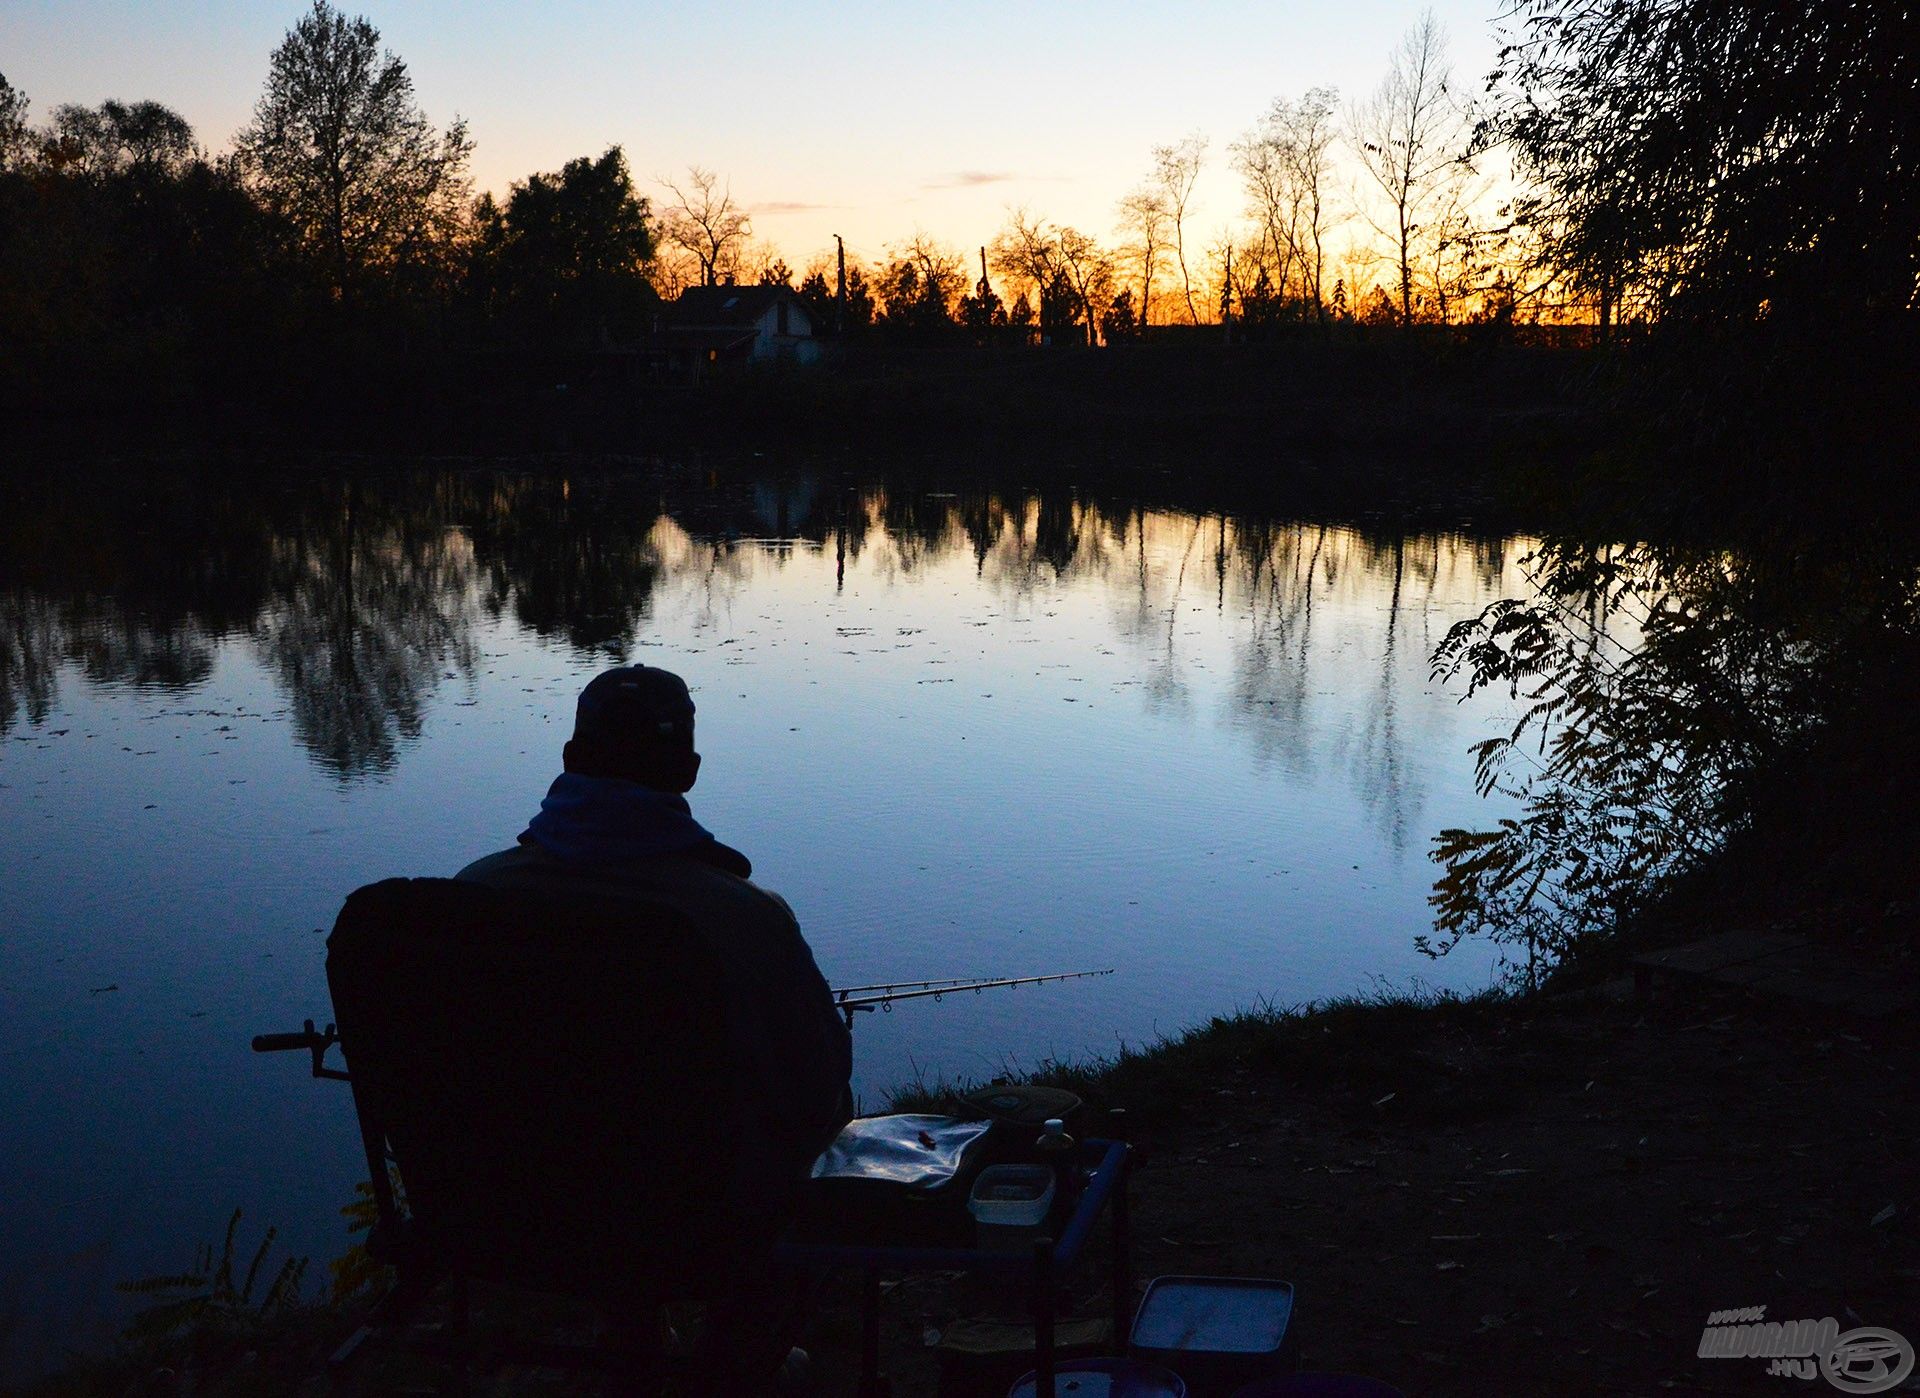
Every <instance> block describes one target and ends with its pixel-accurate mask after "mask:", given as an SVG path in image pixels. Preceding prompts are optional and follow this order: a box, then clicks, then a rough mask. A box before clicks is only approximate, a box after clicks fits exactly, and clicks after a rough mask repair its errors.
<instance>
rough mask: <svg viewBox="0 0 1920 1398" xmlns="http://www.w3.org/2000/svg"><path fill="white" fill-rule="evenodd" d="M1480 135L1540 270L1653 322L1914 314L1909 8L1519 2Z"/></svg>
mask: <svg viewBox="0 0 1920 1398" xmlns="http://www.w3.org/2000/svg"><path fill="white" fill-rule="evenodd" d="M1510 13H1511V17H1512V18H1513V19H1514V20H1515V21H1516V22H1517V24H1518V26H1519V28H1520V31H1521V37H1520V38H1519V39H1518V41H1517V42H1515V43H1513V44H1512V45H1510V46H1509V47H1508V48H1506V49H1505V50H1503V52H1502V56H1501V61H1500V66H1499V68H1498V69H1497V70H1496V72H1495V73H1494V75H1493V80H1492V84H1493V87H1494V91H1495V93H1496V95H1497V97H1498V99H1499V102H1500V106H1499V109H1498V112H1497V115H1496V116H1495V118H1494V119H1493V120H1492V121H1491V122H1490V123H1489V126H1488V128H1487V132H1486V134H1488V135H1492V136H1500V137H1505V138H1507V139H1508V140H1510V141H1511V142H1512V145H1513V148H1514V150H1515V152H1516V155H1517V158H1518V164H1519V167H1520V170H1521V172H1522V174H1523V175H1526V176H1530V177H1531V178H1532V179H1534V180H1536V181H1538V183H1539V184H1540V186H1541V187H1542V188H1541V190H1540V192H1539V194H1538V195H1537V197H1535V198H1533V199H1531V200H1530V201H1529V202H1528V204H1527V206H1526V212H1527V213H1528V214H1529V215H1530V216H1531V217H1532V218H1533V219H1534V220H1535V221H1537V222H1538V224H1539V225H1540V227H1541V229H1542V231H1543V233H1544V234H1545V236H1546V238H1547V243H1548V247H1547V252H1548V256H1549V257H1550V258H1551V259H1552V260H1554V261H1555V262H1556V263H1558V264H1559V265H1561V266H1563V267H1565V268H1567V269H1569V270H1571V271H1572V272H1574V273H1575V274H1577V275H1578V276H1579V277H1580V278H1581V279H1583V280H1584V281H1585V282H1586V283H1587V284H1588V285H1590V286H1595V287H1599V288H1601V289H1603V290H1606V289H1610V288H1615V287H1618V288H1621V289H1630V290H1631V291H1634V292H1637V293H1638V295H1639V296H1640V297H1641V298H1643V299H1644V301H1645V303H1646V304H1647V306H1648V309H1649V311H1650V312H1651V313H1653V314H1664V313H1678V314H1681V315H1684V316H1688V317H1692V318H1698V319H1706V320H1715V321H1724V320H1733V321H1736V322H1737V321H1747V322H1752V321H1755V320H1759V319H1769V320H1773V321H1775V322H1779V321H1781V320H1783V319H1793V318H1797V317H1812V318H1814V319H1816V320H1819V319H1827V318H1833V317H1874V316H1884V315H1886V314H1888V313H1893V312H1899V311H1902V310H1906V309H1911V308H1912V307H1913V305H1914V300H1915V290H1916V275H1917V274H1920V12H1916V11H1915V10H1914V8H1913V6H1911V5H1908V4H1904V3H1896V0H1863V2H1862V3H1854V4H1845V5H1841V4H1831V3H1822V0H1795V3H1790V4H1777V5H1730V4H1726V3H1723V0H1519V2H1518V3H1516V4H1515V5H1514V6H1513V8H1512V10H1511V12H1510Z"/></svg>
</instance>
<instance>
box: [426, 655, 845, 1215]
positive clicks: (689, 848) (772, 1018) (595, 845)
mask: <svg viewBox="0 0 1920 1398" xmlns="http://www.w3.org/2000/svg"><path fill="white" fill-rule="evenodd" d="M693 715H694V707H693V698H692V696H691V695H690V694H689V693H688V692H687V686H686V683H685V681H683V680H682V679H681V678H680V677H679V676H678V675H675V674H672V673H670V672H669V671H666V670H661V669H656V668H654V667H652V666H645V665H628V666H622V667H620V668H618V669H614V670H608V671H607V672H605V673H604V674H601V675H598V676H596V677H595V678H594V679H593V680H592V681H590V682H589V683H588V685H587V687H586V688H585V689H584V690H583V691H581V694H580V701H579V705H578V708H577V710H576V712H575V717H574V728H573V738H572V740H571V741H570V742H568V743H567V745H566V746H565V748H563V749H562V752H561V760H562V763H563V765H564V767H565V770H564V771H563V772H562V773H561V775H560V776H559V777H558V778H556V779H555V780H554V783H553V785H552V787H551V788H550V789H549V790H548V792H547V795H546V799H545V800H543V801H542V802H541V803H540V810H539V813H538V814H536V815H535V816H534V817H533V820H532V821H531V822H530V823H529V824H528V826H527V829H526V830H525V832H524V833H522V834H521V836H520V840H519V843H518V844H517V845H516V846H514V847H513V848H512V849H507V850H502V851H500V852H499V853H497V854H490V855H488V856H487V857H486V858H484V859H480V860H476V861H475V862H474V863H472V864H469V865H468V866H467V867H466V868H464V869H462V870H461V871H460V872H459V874H458V875H456V877H457V878H460V879H463V880H466V881H469V882H473V883H481V884H487V885H489V886H492V887H497V888H518V889H526V888H538V889H552V890H554V891H555V892H557V893H565V892H567V891H570V890H571V891H578V892H582V893H588V894H597V895H602V896H604V895H607V894H609V893H611V894H616V895H620V894H627V895H631V896H633V897H634V898H635V899H636V900H641V901H644V902H646V903H649V904H654V905H662V904H664V905H665V906H667V907H669V908H671V909H673V910H675V911H676V912H678V913H680V914H681V915H682V916H683V917H684V918H685V919H686V920H687V921H688V922H689V923H690V924H691V925H692V926H693V927H694V928H696V929H698V931H699V932H700V933H701V935H703V936H704V937H705V938H706V939H707V942H708V945H709V947H710V948H711V949H712V950H713V951H714V952H715V953H716V954H717V955H718V958H719V960H720V962H721V964H722V966H723V967H724V971H725V976H726V980H727V984H728V985H729V987H730V994H729V996H728V1003H727V1004H726V1005H725V1006H723V1007H722V1013H723V1014H724V1015H725V1017H726V1022H727V1027H728V1032H729V1034H730V1036H731V1038H732V1041H733V1042H734V1043H735V1044H736V1045H738V1046H739V1048H740V1050H741V1056H742V1059H743V1061H744V1063H745V1064H746V1065H747V1067H748V1071H749V1074H750V1077H751V1081H750V1082H748V1083H747V1084H745V1085H744V1086H745V1089H746V1093H745V1096H746V1098H747V1101H748V1102H749V1103H750V1104H751V1115H752V1122H753V1129H752V1130H750V1131H747V1130H743V1131H742V1132H740V1133H739V1145H740V1151H739V1156H738V1158H737V1159H735V1160H734V1161H733V1162H731V1166H732V1170H733V1176H734V1178H733V1181H732V1183H733V1187H734V1188H735V1190H736V1191H739V1192H740V1194H741V1196H742V1197H743V1199H745V1200H747V1201H752V1202H756V1203H763V1204H767V1205H771V1206H772V1211H773V1212H775V1213H778V1212H780V1211H781V1209H782V1208H783V1207H784V1206H785V1205H786V1204H787V1203H789V1202H790V1201H791V1199H792V1197H793V1195H794V1193H795V1192H796V1191H797V1189H798V1187H799V1185H800V1184H801V1183H802V1182H803V1181H804V1180H805V1179H806V1176H807V1172H808V1168H809V1166H810V1165H811V1164H812V1162H813V1160H814V1158H815V1157H816V1156H818V1154H819V1153H820V1152H821V1151H822V1150H823V1149H825V1147H826V1146H827V1144H828V1143H829V1142H831V1141H832V1140H833V1138H834V1136H835V1135H836V1134H837V1133H838V1132H839V1130H840V1128H841V1127H842V1126H844V1125H845V1124H846V1122H847V1120H848V1118H849V1116H850V1115H851V1095H850V1093H849V1091H848V1079H849V1077H850V1075H851V1073H852V1061H853V1049H852V1041H851V1039H850V1037H849V1035H848V1033H847V1027H846V1025H845V1023H844V1022H843V1021H842V1019H841V1017H840V1014H839V1013H838V1012H837V1011H836V1010H835V1009H834V1007H833V997H832V994H831V992H830V991H829V990H828V988H827V983H826V981H825V980H824V979H822V977H821V975H820V971H819V968H818V967H817V966H815V964H814V960H813V953H812V952H811V951H810V950H809V949H808V947H807V943H806V940H805V939H804V938H803V937H802V936H801V935H800V925H799V923H798V922H797V921H796V920H795V919H794V916H793V911H792V909H790V908H789V907H788V906H787V904H786V902H785V900H783V899H782V898H781V897H780V896H779V895H778V894H775V893H771V892H769V891H768V890H766V889H763V888H760V887H759V886H758V885H756V884H753V883H750V882H748V877H747V876H748V875H749V874H750V873H752V871H753V866H752V865H751V864H750V863H749V862H748V860H747V857H746V856H745V855H744V854H742V853H740V851H738V850H736V849H732V848H730V847H729V846H727V845H723V844H721V843H720V842H719V841H718V840H716V839H715V838H714V837H713V836H712V835H711V834H709V833H708V831H707V830H706V829H705V828H704V827H703V826H702V825H701V824H700V823H699V822H698V821H696V820H695V819H694V818H693V812H692V811H691V809H689V807H688V805H687V800H686V795H685V793H686V792H687V791H688V790H690V789H691V788H692V786H693V784H694V780H695V778H696V777H697V776H698V774H699V771H700V754H699V753H698V752H696V751H695V750H694V746H693Z"/></svg>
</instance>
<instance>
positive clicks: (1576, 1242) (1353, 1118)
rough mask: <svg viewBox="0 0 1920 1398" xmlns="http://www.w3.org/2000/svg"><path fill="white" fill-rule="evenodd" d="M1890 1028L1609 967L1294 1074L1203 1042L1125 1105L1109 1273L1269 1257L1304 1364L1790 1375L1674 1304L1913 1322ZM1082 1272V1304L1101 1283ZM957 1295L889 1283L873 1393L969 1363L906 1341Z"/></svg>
mask: <svg viewBox="0 0 1920 1398" xmlns="http://www.w3.org/2000/svg"><path fill="white" fill-rule="evenodd" d="M1917 1045H1920V1033H1916V1026H1915V1025H1914V1024H1913V1023H1912V1022H1911V1021H1910V1020H1908V1021H1904V1022H1897V1023H1893V1024H1878V1025H1866V1024H1848V1023H1844V1022H1835V1021H1833V1020H1825V1019H1819V1018H1815V1017H1813V1016H1812V1015H1811V1014H1810V1012H1808V1011H1806V1010H1804V1009H1801V1008H1798V1007H1795V1006H1790V1005H1784V1004H1778V1003H1773V1004H1761V1003H1755V1002H1751V1001H1747V1000H1745V999H1744V998H1740V997H1735V996H1731V995H1718V994H1708V993H1705V992H1688V991H1685V990H1675V991H1665V992H1662V994H1661V995H1660V996H1658V997H1657V998H1656V999H1654V1000H1653V1001H1651V1002H1648V1003H1641V1002H1638V1001H1635V1000H1634V999H1633V998H1632V997H1631V995H1630V994H1626V993H1624V992H1623V991H1622V992H1617V993H1615V994H1612V995H1608V996H1602V997H1595V998H1588V999H1584V1000H1582V1001H1579V1002H1577V1003H1567V1004H1560V1005H1557V1006H1556V1005H1547V1006H1544V1007H1541V1008H1538V1009H1534V1010H1530V1011H1518V1010H1514V1009H1512V1008H1511V1007H1509V1009H1508V1010H1507V1011H1505V1012H1504V1017H1503V1018H1500V1019H1496V1020H1494V1021H1492V1022H1490V1023H1469V1024H1465V1025H1454V1024H1445V1023H1436V1024H1435V1026H1434V1027H1433V1031H1432V1033H1431V1034H1430V1035H1429V1036H1427V1037H1426V1038H1425V1039H1424V1041H1422V1042H1419V1043H1417V1044H1414V1045H1411V1046H1403V1047H1402V1050H1401V1051H1399V1052H1396V1053H1392V1054H1383V1055H1368V1054H1355V1055H1351V1056H1349V1058H1348V1061H1347V1063H1346V1065H1345V1068H1346V1070H1345V1071H1335V1072H1331V1073H1326V1074H1315V1075H1313V1078H1309V1079H1308V1080H1304V1081H1303V1080H1302V1078H1301V1076H1300V1075H1299V1074H1297V1073H1293V1072H1288V1071H1285V1070H1284V1069H1279V1070H1263V1069H1262V1068H1259V1067H1255V1066H1241V1067H1239V1068H1237V1069H1228V1070H1227V1071H1225V1072H1223V1073H1222V1074H1220V1075H1219V1076H1217V1077H1216V1078H1214V1079H1213V1080H1212V1081H1210V1082H1207V1083H1204V1084H1203V1083H1195V1084H1194V1085H1193V1094H1194V1102H1193V1107H1192V1110H1191V1111H1190V1112H1188V1113H1187V1114H1186V1116H1187V1118H1188V1119H1187V1120H1186V1121H1184V1122H1182V1123H1179V1124H1178V1125H1177V1126H1175V1125H1168V1126H1163V1127H1161V1128H1159V1129H1156V1130H1141V1131H1140V1132H1139V1133H1138V1136H1139V1146H1140V1151H1139V1154H1140V1166H1139V1169H1138V1171H1137V1174H1136V1176H1135V1179H1134V1184H1133V1192H1132V1199H1133V1206H1134V1213H1133V1217H1134V1220H1135V1232H1136V1256H1135V1266H1134V1275H1135V1279H1136V1286H1139V1285H1144V1283H1145V1281H1146V1280H1147V1279H1149V1278H1152V1277H1154V1276H1158V1275H1162V1274H1170V1273H1199V1274H1219V1275H1245V1276H1264V1277H1277V1278H1281V1279H1284V1280H1287V1281H1290V1282H1292V1283H1293V1284H1294V1286H1295V1288H1296V1297H1297V1311H1296V1328H1297V1332H1298V1338H1299V1342H1300V1345H1301V1349H1302V1360H1303V1364H1304V1366H1305V1367H1307V1368H1310V1369H1326V1370H1335V1371H1342V1372H1352V1373H1362V1374H1368V1375H1371V1376H1373V1377H1376V1378H1380V1379H1384V1380H1387V1381H1389V1382H1391V1383H1393V1384H1395V1385H1397V1386H1399V1387H1400V1388H1402V1389H1404V1390H1405V1392H1406V1393H1407V1394H1408V1395H1411V1396H1412V1398H1450V1396H1451V1395H1475V1396H1476V1398H1480V1396H1483V1395H1502V1394H1513V1395H1529V1396H1531V1395H1555V1394H1655V1393H1665V1392H1677V1393H1712V1394H1720V1393H1726V1394H1745V1393H1761V1394H1764V1393H1791V1392H1794V1391H1814V1390H1807V1389H1804V1388H1801V1387H1800V1385H1801V1381H1800V1380H1797V1379H1794V1378H1791V1377H1781V1376H1770V1375H1769V1374H1768V1373H1767V1372H1766V1370H1767V1368H1768V1361H1765V1360H1758V1359H1737V1360H1736V1359H1718V1358H1714V1359H1701V1358H1697V1357H1696V1349H1697V1346H1698V1344H1699V1341H1700V1336H1701V1330H1702V1328H1703V1326H1704V1325H1705V1323H1706V1319H1707V1316H1708V1313H1709V1312H1712V1311H1716V1310H1725V1309H1731V1308H1744V1307H1753V1306H1764V1307H1766V1317H1767V1318H1769V1319H1778V1320H1783V1321H1785V1320H1798V1319H1808V1318H1812V1319H1818V1318H1821V1317H1825V1316H1833V1317H1834V1318H1835V1319H1836V1320H1837V1321H1838V1322H1839V1327H1840V1329H1841V1330H1842V1331H1845V1330H1848V1329H1851V1328H1854V1327H1856V1326H1861V1325H1874V1326H1884V1327H1889V1328H1891V1329H1894V1330H1896V1331H1899V1332H1900V1333H1901V1334H1903V1335H1905V1336H1906V1337H1907V1338H1908V1339H1909V1340H1912V1341H1916V1342H1920V1230H1917V1229H1916V1226H1915V1218H1916V1214H1915V1208H1916V1205H1920V1191H1917V1190H1916V1184H1917V1183H1920V1179H1917V1178H1916V1176H1917V1175H1920V1152H1916V1141H1915V1121H1916V1118H1915V1107H1916V1105H1917V1104H1920V1093H1917V1092H1916V1077H1915V1069H1916V1066H1920V1062H1917V1059H1920V1054H1917V1053H1916V1047H1917ZM1314 1079H1317V1080H1314ZM1103 1275H1104V1271H1103V1268H1102V1267H1101V1265H1100V1263H1099V1262H1098V1261H1097V1260H1096V1261H1095V1262H1094V1264H1093V1265H1092V1266H1091V1267H1090V1268H1089V1271H1088V1275H1087V1276H1086V1277H1085V1278H1083V1279H1082V1281H1083V1289H1081V1290H1080V1291H1078V1292H1077V1293H1076V1300H1077V1302H1078V1307H1077V1309H1078V1311H1079V1313H1081V1314H1086V1315H1099V1314H1102V1313H1103V1312H1104V1311H1105V1310H1106V1308H1107V1300H1106V1292H1105V1291H1104V1289H1103V1288H1102V1287H1101V1285H1100V1280H1099V1279H1100V1278H1101V1277H1102V1276H1103ZM978 1300H979V1298H978V1297H967V1296H965V1295H962V1294H960V1293H959V1292H958V1290H957V1284H946V1283H943V1282H942V1280H941V1279H933V1280H932V1281H925V1280H923V1281H920V1282H913V1281H909V1282H907V1283H904V1284H902V1285H899V1286H897V1287H895V1288H893V1289H892V1291H891V1292H890V1293H889V1298H888V1301H887V1304H886V1322H885V1331H884V1338H885V1344H886V1349H887V1354H886V1364H887V1367H888V1370H889V1372H890V1374H891V1376H892V1377H893V1380H894V1384H895V1392H896V1393H899V1394H934V1393H947V1394H954V1393H962V1392H969V1391H974V1390H970V1389H969V1388H967V1387H965V1386H961V1385H957V1384H955V1383H954V1382H952V1381H951V1380H950V1381H949V1382H948V1383H947V1386H946V1388H945V1389H942V1388H941V1381H940V1379H939V1377H938V1374H939V1366H938V1362H937V1356H938V1350H937V1349H936V1348H935V1347H934V1343H933V1342H935V1341H936V1340H937V1336H938V1335H939V1334H940V1333H942V1332H944V1329H945V1327H946V1326H948V1325H949V1324H950V1323H951V1322H952V1321H953V1320H954V1319H955V1317H956V1315H957V1314H959V1313H961V1312H962V1310H963V1309H964V1308H966V1307H967V1306H968V1305H969V1304H972V1303H977V1302H978ZM856 1333H857V1332H855V1330H854V1328H853V1319H852V1315H851V1312H850V1310H849V1309H848V1308H847V1307H846V1306H845V1305H844V1304H842V1305H837V1306H835V1307H833V1308H831V1309H830V1310H829V1311H828V1313H827V1314H826V1315H825V1316H824V1317H823V1319H822V1322H821V1324H820V1326H819V1327H818V1333H817V1335H816V1336H815V1339H814V1353H815V1355H816V1357H817V1364H818V1369H817V1375H818V1380H819V1385H820V1391H821V1392H823V1393H827V1394H835V1395H838V1394H850V1393H852V1392H853V1391H854V1384H853V1374H852V1364H853V1359H854V1355H855V1353H856V1350H855V1348H854V1341H855V1338H856ZM1916 1382H1920V1380H1910V1381H1909V1383H1908V1384H1906V1385H1903V1388H1906V1387H1912V1386H1914V1384H1915V1383H1916ZM1815 1384H1816V1385H1817V1391H1826V1390H1827V1388H1828V1385H1827V1384H1826V1383H1825V1382H1823V1381H1820V1380H1815ZM977 1391H981V1392H987V1391H991V1390H989V1389H987V1388H986V1387H984V1386H983V1387H981V1388H979V1389H978V1390H977ZM998 1391H999V1392H1001V1393H1004V1392H1005V1389H1004V1387H1001V1388H999V1389H998Z"/></svg>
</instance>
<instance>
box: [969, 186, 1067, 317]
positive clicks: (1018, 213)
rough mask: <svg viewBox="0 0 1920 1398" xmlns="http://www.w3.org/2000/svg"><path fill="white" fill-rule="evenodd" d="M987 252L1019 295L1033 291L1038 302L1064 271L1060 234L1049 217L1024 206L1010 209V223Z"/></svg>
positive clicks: (994, 239)
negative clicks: (1050, 223)
mask: <svg viewBox="0 0 1920 1398" xmlns="http://www.w3.org/2000/svg"><path fill="white" fill-rule="evenodd" d="M987 256H988V258H989V260H990V261H991V262H992V264H993V270H994V271H995V272H997V273H999V275H1000V277H1001V279H1002V280H1004V281H1006V282H1008V283H1009V284H1010V286H1009V289H1010V290H1011V291H1012V292H1013V293H1014V294H1016V295H1026V294H1028V293H1031V294H1032V296H1033V299H1034V302H1035V304H1036V305H1037V304H1038V303H1039V301H1040V298H1041V297H1043V296H1045V295H1046V294H1047V292H1048V290H1049V288H1051V287H1052V286H1053V284H1054V282H1055V281H1056V280H1057V279H1058V278H1059V276H1060V274H1061V271H1062V268H1061V263H1060V240H1059V237H1058V236H1057V235H1056V234H1055V233H1054V231H1053V230H1052V229H1051V228H1049V227H1047V223H1046V220H1045V219H1040V218H1035V217H1034V216H1033V214H1032V213H1030V212H1028V211H1027V210H1026V209H1024V208H1021V209H1013V210H1010V211H1009V212H1008V214H1007V222H1006V226H1005V227H1003V228H1002V229H1001V230H1000V231H999V232H998V233H996V234H994V237H993V242H992V243H991V244H990V245H989V246H988V249H987Z"/></svg>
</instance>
